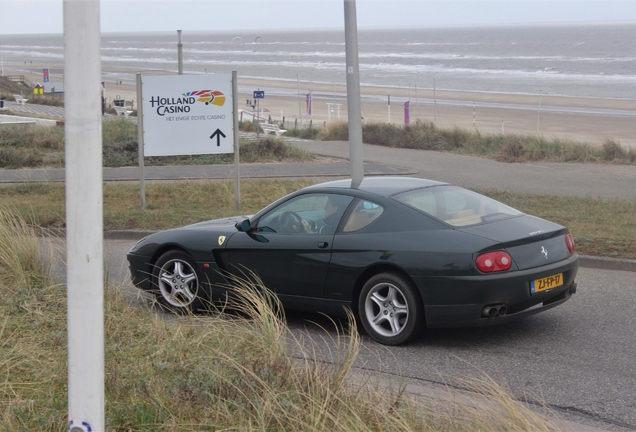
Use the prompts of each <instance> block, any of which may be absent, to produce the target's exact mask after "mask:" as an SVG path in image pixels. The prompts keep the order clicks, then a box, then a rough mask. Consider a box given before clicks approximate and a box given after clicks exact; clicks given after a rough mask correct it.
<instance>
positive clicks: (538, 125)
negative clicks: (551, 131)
mask: <svg viewBox="0 0 636 432" xmlns="http://www.w3.org/2000/svg"><path fill="white" fill-rule="evenodd" d="M540 126H541V94H539V110H538V111H537V134H538V133H539V129H540Z"/></svg>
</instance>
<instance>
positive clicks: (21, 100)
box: [13, 95, 28, 105]
mask: <svg viewBox="0 0 636 432" xmlns="http://www.w3.org/2000/svg"><path fill="white" fill-rule="evenodd" d="M13 99H15V101H16V102H17V103H18V104H20V105H24V104H25V103H26V102H27V101H28V99H25V98H23V97H22V95H13Z"/></svg>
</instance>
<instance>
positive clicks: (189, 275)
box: [152, 250, 202, 311]
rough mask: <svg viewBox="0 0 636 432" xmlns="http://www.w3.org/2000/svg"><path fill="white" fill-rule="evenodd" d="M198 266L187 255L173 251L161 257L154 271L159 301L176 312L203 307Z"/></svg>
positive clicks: (154, 281)
mask: <svg viewBox="0 0 636 432" xmlns="http://www.w3.org/2000/svg"><path fill="white" fill-rule="evenodd" d="M196 268H197V264H196V262H195V261H194V259H193V258H192V257H191V256H190V255H189V254H187V253H185V252H182V251H180V250H171V251H168V252H166V253H164V254H163V255H161V256H160V257H159V259H158V260H157V262H156V263H155V266H154V268H153V271H152V280H153V287H155V289H156V291H155V293H156V295H157V298H158V299H159V301H160V302H161V303H162V304H164V305H165V306H167V307H168V308H170V309H172V310H174V311H186V310H195V309H198V308H199V307H201V298H200V296H201V295H202V293H201V292H200V290H201V288H200V283H199V279H200V277H199V274H198V272H197V270H196Z"/></svg>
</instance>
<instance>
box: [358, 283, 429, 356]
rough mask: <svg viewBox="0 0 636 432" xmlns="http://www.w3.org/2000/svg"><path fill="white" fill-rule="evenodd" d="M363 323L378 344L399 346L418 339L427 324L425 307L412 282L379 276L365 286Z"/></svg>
mask: <svg viewBox="0 0 636 432" xmlns="http://www.w3.org/2000/svg"><path fill="white" fill-rule="evenodd" d="M358 312H359V316H360V321H361V322H362V326H363V327H364V329H365V330H366V332H367V333H368V334H369V336H371V338H373V339H374V340H375V341H377V342H379V343H381V344H384V345H400V344H403V343H406V342H408V341H409V340H412V339H413V338H414V337H416V336H417V335H418V334H419V332H420V330H421V329H422V326H423V325H424V322H423V321H424V307H423V305H422V301H421V299H420V296H419V294H418V293H417V291H416V290H415V287H414V286H413V283H412V282H411V281H410V280H408V279H407V278H406V277H404V276H402V275H399V274H397V273H380V274H377V275H375V276H373V277H371V278H370V279H369V280H368V281H367V282H366V283H365V284H364V286H363V287H362V291H361V292H360V297H359V298H358Z"/></svg>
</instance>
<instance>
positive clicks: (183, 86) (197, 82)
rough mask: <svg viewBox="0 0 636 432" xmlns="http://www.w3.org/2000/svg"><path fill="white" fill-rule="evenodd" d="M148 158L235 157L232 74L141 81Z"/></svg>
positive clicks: (182, 76) (177, 76) (184, 76)
mask: <svg viewBox="0 0 636 432" xmlns="http://www.w3.org/2000/svg"><path fill="white" fill-rule="evenodd" d="M141 94H142V104H143V105H142V112H143V131H144V139H143V141H144V155H145V156H176V155H200V154H220V153H234V130H233V124H234V123H233V119H232V75H231V74H219V75H169V76H142V77H141Z"/></svg>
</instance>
